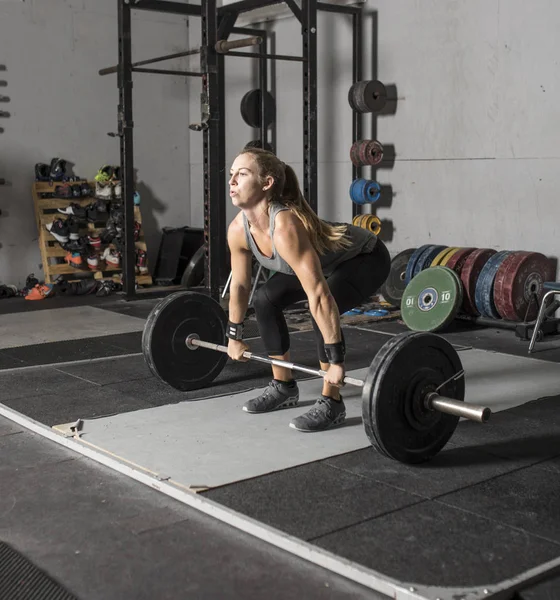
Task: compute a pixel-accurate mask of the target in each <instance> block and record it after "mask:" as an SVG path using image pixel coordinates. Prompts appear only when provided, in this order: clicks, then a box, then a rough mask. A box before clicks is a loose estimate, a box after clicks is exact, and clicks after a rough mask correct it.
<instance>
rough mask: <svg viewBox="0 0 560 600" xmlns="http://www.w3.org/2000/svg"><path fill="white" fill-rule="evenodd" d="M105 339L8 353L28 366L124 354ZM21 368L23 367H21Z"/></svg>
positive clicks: (20, 349) (39, 346) (22, 349)
mask: <svg viewBox="0 0 560 600" xmlns="http://www.w3.org/2000/svg"><path fill="white" fill-rule="evenodd" d="M103 339H104V338H87V339H83V340H68V341H65V342H49V343H47V344H33V345H31V346H20V347H19V348H10V349H9V350H8V351H7V353H8V354H9V356H11V357H12V358H14V359H17V360H20V361H22V362H23V363H24V364H25V366H27V365H46V364H51V363H58V362H70V361H73V360H88V359H92V358H103V357H105V356H113V355H117V354H122V353H123V352H122V350H120V349H118V348H113V347H112V346H110V345H107V344H106V343H104V342H103ZM20 366H21V365H20Z"/></svg>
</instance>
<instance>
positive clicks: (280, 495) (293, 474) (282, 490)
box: [204, 463, 421, 540]
mask: <svg viewBox="0 0 560 600" xmlns="http://www.w3.org/2000/svg"><path fill="white" fill-rule="evenodd" d="M204 495H206V496H208V497H209V498H211V499H212V500H214V501H216V502H219V503H221V504H224V505H226V506H228V507H229V508H232V509H233V510H236V511H238V512H241V513H243V514H246V515H249V516H250V517H251V518H253V519H257V520H258V521H262V522H263V523H267V524H268V525H271V526H273V527H276V528H278V529H281V530H282V531H285V532H286V533H289V534H291V535H295V536H297V537H299V538H302V539H306V540H309V539H312V538H314V537H317V536H320V535H324V534H325V533H328V532H331V531H334V530H336V529H339V528H341V527H347V526H348V525H351V524H353V523H357V522H360V521H363V520H365V519H371V518H373V517H375V516H377V515H380V514H383V513H385V512H388V511H392V510H396V509H398V508H400V507H402V506H408V505H410V504H414V503H415V502H420V501H421V499H420V498H418V497H416V496H412V495H410V494H407V493H405V492H401V491H399V490H395V489H393V488H389V487H387V486H384V485H383V484H379V483H377V482H368V481H367V480H364V479H363V478H362V477H358V476H356V475H353V474H351V473H345V472H341V471H338V470H336V469H332V468H330V467H327V466H326V465H323V464H321V463H311V464H308V465H302V466H299V467H294V468H291V469H287V470H285V471H279V472H276V473H271V474H269V475H264V476H262V477H257V478H255V479H250V480H247V481H241V482H239V483H234V484H231V485H227V486H224V487H221V488H215V489H212V490H209V491H207V492H204Z"/></svg>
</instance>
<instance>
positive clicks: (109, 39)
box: [0, 0, 190, 286]
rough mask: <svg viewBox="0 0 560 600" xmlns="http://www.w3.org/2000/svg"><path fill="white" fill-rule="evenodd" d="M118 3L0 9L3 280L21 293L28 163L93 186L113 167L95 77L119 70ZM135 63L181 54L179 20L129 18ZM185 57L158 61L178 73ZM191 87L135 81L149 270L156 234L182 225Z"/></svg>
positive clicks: (29, 231)
mask: <svg viewBox="0 0 560 600" xmlns="http://www.w3.org/2000/svg"><path fill="white" fill-rule="evenodd" d="M116 6H117V3H116V2H115V0H64V1H63V0H26V1H25V2H20V1H18V0H7V1H4V2H0V64H4V65H6V69H7V70H6V71H5V72H2V73H0V79H2V80H6V81H7V83H8V84H7V87H3V88H0V94H3V95H7V96H9V98H10V102H9V103H3V104H2V105H1V106H0V109H2V110H8V111H9V112H10V114H11V116H10V118H8V119H0V121H1V122H0V127H3V128H4V133H2V134H0V177H5V178H6V179H7V180H8V185H7V186H4V187H0V209H1V210H2V215H1V216H0V244H1V246H0V282H1V283H13V284H15V285H19V286H21V285H23V284H24V283H25V278H26V276H27V275H28V274H29V273H31V272H34V273H35V274H36V275H37V276H38V277H40V275H41V273H42V270H41V258H40V254H39V247H38V243H37V228H36V224H35V218H34V211H33V201H32V197H31V185H32V182H33V179H34V171H33V169H34V165H35V163H37V162H50V159H51V157H53V156H59V157H62V158H65V159H67V160H68V161H69V163H70V164H73V169H74V172H75V173H76V174H77V175H79V176H82V177H88V178H93V176H94V175H95V173H96V172H97V169H98V168H99V167H100V166H101V165H103V164H105V163H108V164H118V163H119V140H118V138H111V137H108V136H107V132H109V131H116V130H117V105H118V89H117V80H116V75H110V76H106V77H100V76H99V75H98V74H97V72H98V70H99V69H100V68H102V67H104V66H109V65H112V64H115V63H116V62H117V40H118V38H117V9H116ZM132 40H133V57H134V59H135V60H141V59H142V58H152V57H155V56H159V55H163V54H168V53H172V52H177V51H180V50H183V49H185V48H187V47H188V29H187V27H186V20H185V19H184V18H181V17H178V16H171V15H164V14H156V13H146V12H141V11H133V30H132ZM185 65H186V61H185V60H184V59H179V60H174V61H168V62H165V63H161V68H164V67H165V68H177V69H183V68H184V67H185ZM187 99H188V82H187V81H186V80H185V79H184V78H182V77H174V76H161V75H147V74H136V75H135V76H134V121H135V130H134V141H135V163H136V168H137V182H138V189H139V191H140V192H141V194H142V216H143V220H144V228H145V231H146V236H147V243H148V252H149V260H150V261H151V266H152V267H153V265H154V261H155V257H156V256H157V250H158V245H159V242H160V235H161V227H163V226H165V225H171V226H179V225H189V224H190V223H189V218H190V197H189V169H188V165H189V147H188V123H189V103H188V100H187Z"/></svg>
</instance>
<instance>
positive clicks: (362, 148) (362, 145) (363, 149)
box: [360, 140, 371, 165]
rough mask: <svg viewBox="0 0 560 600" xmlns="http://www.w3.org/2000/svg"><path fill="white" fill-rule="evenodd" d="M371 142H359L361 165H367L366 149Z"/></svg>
mask: <svg viewBox="0 0 560 600" xmlns="http://www.w3.org/2000/svg"><path fill="white" fill-rule="evenodd" d="M370 141H371V140H361V142H360V163H361V164H362V165H367V164H368V154H367V149H368V146H369V143H370Z"/></svg>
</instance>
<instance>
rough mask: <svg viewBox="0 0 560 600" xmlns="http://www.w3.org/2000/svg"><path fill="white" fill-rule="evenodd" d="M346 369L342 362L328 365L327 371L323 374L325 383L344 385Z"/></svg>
mask: <svg viewBox="0 0 560 600" xmlns="http://www.w3.org/2000/svg"><path fill="white" fill-rule="evenodd" d="M345 373H346V371H345V369H344V364H340V365H329V368H328V370H327V372H326V373H325V375H324V379H325V381H326V382H327V383H330V384H331V385H335V386H337V387H342V386H343V385H344V375H345Z"/></svg>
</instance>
